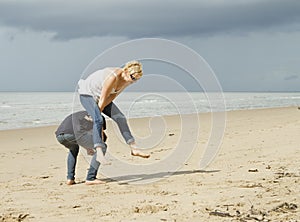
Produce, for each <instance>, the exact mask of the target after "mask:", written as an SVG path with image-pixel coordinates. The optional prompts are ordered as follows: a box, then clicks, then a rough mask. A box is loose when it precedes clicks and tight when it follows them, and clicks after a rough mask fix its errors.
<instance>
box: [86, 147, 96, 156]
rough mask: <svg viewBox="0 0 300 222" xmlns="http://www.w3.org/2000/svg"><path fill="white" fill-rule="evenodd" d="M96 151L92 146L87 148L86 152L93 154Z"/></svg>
mask: <svg viewBox="0 0 300 222" xmlns="http://www.w3.org/2000/svg"><path fill="white" fill-rule="evenodd" d="M94 153H95V150H94V149H92V148H87V149H86V154H87V155H90V156H93V155H94Z"/></svg>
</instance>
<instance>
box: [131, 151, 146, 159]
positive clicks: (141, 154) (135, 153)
mask: <svg viewBox="0 0 300 222" xmlns="http://www.w3.org/2000/svg"><path fill="white" fill-rule="evenodd" d="M131 155H132V156H139V157H142V158H149V157H150V154H146V153H143V152H142V151H141V150H138V149H131Z"/></svg>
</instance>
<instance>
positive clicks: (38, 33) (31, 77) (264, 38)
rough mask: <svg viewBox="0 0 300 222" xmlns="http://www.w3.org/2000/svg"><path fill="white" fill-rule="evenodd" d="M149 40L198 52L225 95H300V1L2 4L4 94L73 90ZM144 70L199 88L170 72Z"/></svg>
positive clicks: (27, 0) (1, 0) (13, 0)
mask: <svg viewBox="0 0 300 222" xmlns="http://www.w3.org/2000/svg"><path fill="white" fill-rule="evenodd" d="M145 37H155V38H164V39H170V40H173V41H177V42H179V43H181V44H184V45H186V46H188V47H190V48H191V49H193V50H195V51H196V52H197V53H199V54H200V55H201V56H202V57H203V58H204V59H205V60H206V61H207V63H208V64H209V65H210V66H211V68H212V69H213V70H214V72H215V74H216V76H217V78H218V79H219V81H220V83H221V86H222V88H223V89H224V90H225V91H300V1H299V0H284V1H283V0H185V1H180V2H179V1H170V0H166V1H160V0H152V1H142V0H140V1H138V0H131V1H128V0H126V1H115V0H105V1H104V0H101V1H99V0H86V1H82V0H81V1H78V0H73V1H71V0H65V1H58V0H51V1H50V0H42V1H41V0H22V1H19V0H0V61H1V65H0V75H1V81H0V91H74V90H75V88H76V83H77V81H78V79H79V78H80V76H81V74H82V73H83V71H84V69H85V68H86V66H87V65H88V64H89V63H90V62H91V61H92V60H93V59H94V58H95V57H96V56H97V55H99V54H100V53H102V52H103V51H105V50H107V49H109V48H110V47H113V46H115V45H116V44H119V43H122V42H124V41H128V40H132V39H137V38H145ZM116 65H118V64H116ZM144 71H145V75H147V74H152V73H157V74H162V73H163V74H164V75H166V76H169V77H170V78H175V79H176V81H178V82H179V83H180V84H182V85H183V86H184V87H185V88H186V89H188V90H198V87H197V85H195V84H194V83H193V81H192V79H188V78H187V76H186V75H184V74H182V73H180V71H179V70H176V69H174V70H173V68H172V67H165V66H164V65H162V66H160V65H158V66H156V67H155V69H154V68H153V66H152V64H151V63H147V62H146V63H145V65H144ZM158 87H163V86H162V84H155V82H151V80H150V81H148V82H145V81H144V82H141V83H140V84H135V86H133V87H131V90H142V89H143V90H145V89H146V90H158ZM165 89H167V90H172V87H168V86H167V87H165Z"/></svg>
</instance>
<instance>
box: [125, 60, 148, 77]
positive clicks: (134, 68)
mask: <svg viewBox="0 0 300 222" xmlns="http://www.w3.org/2000/svg"><path fill="white" fill-rule="evenodd" d="M123 70H124V71H127V72H128V74H129V75H133V76H134V78H136V79H140V78H141V77H142V76H143V70H142V64H141V63H140V62H138V61H136V60H133V61H130V62H127V63H126V64H125V66H124V68H123Z"/></svg>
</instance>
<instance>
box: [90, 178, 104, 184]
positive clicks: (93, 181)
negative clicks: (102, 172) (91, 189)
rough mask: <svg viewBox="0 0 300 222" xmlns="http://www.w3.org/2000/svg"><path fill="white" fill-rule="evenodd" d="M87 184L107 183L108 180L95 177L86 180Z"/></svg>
mask: <svg viewBox="0 0 300 222" xmlns="http://www.w3.org/2000/svg"><path fill="white" fill-rule="evenodd" d="M85 184H86V185H98V184H106V182H105V181H103V180H99V179H95V180H86V181H85Z"/></svg>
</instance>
